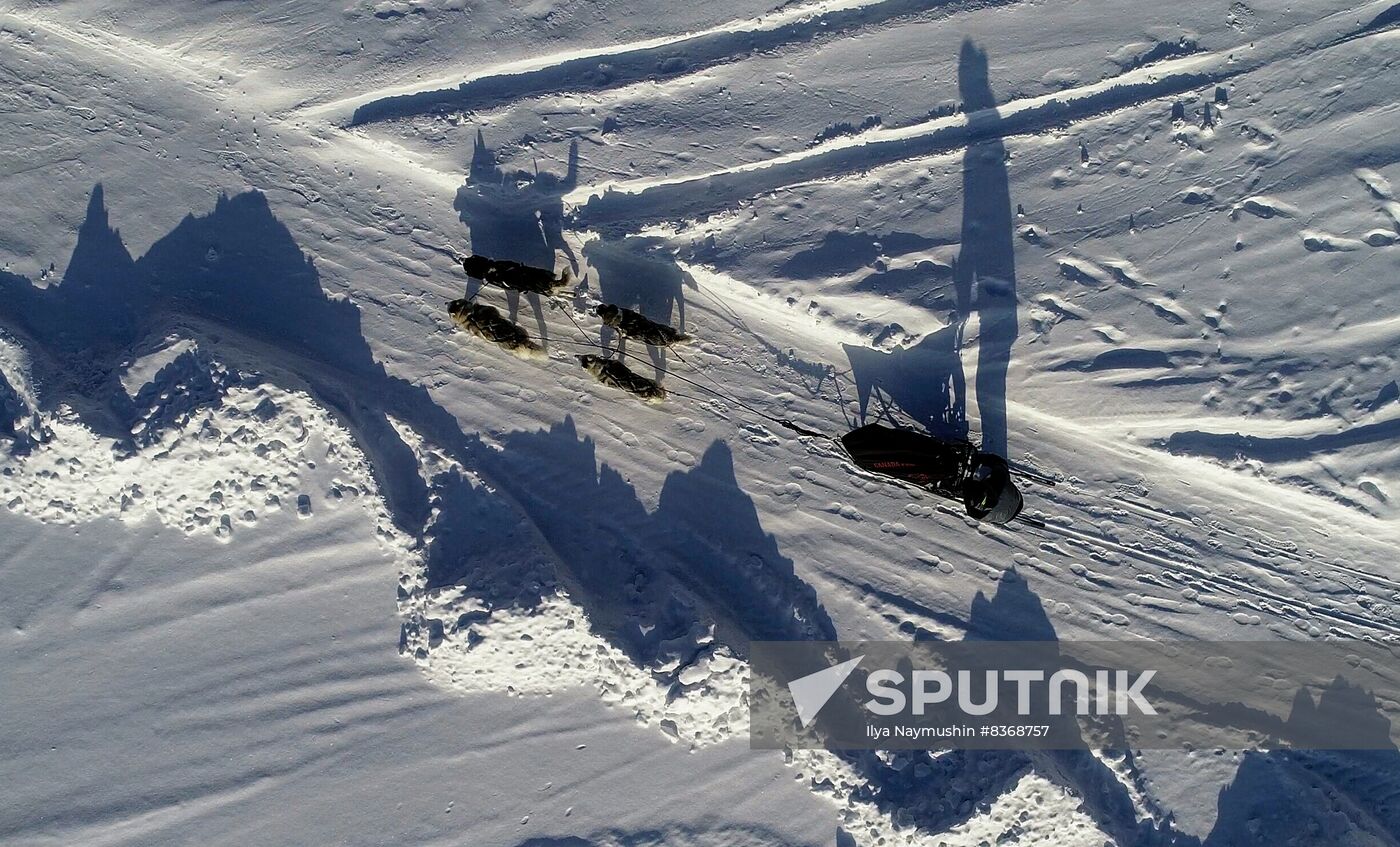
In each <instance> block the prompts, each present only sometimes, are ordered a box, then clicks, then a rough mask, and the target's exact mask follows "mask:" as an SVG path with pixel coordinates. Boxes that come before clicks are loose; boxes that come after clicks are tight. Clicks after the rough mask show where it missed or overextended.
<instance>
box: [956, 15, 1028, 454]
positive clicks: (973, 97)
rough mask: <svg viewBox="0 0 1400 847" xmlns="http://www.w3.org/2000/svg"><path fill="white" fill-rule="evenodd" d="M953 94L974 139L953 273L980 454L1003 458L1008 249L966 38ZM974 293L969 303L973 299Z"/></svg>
mask: <svg viewBox="0 0 1400 847" xmlns="http://www.w3.org/2000/svg"><path fill="white" fill-rule="evenodd" d="M958 90H959V92H960V93H961V94H962V99H963V110H964V111H966V112H967V114H968V130H969V134H970V135H971V136H972V138H973V139H974V141H973V142H972V143H971V144H969V145H968V147H967V150H966V151H964V153H963V216H962V250H961V251H960V252H959V254H958V261H957V265H956V267H955V268H954V271H953V278H954V283H955V285H956V287H957V290H958V299H959V303H960V307H961V308H960V311H961V312H962V314H963V315H965V316H966V315H969V314H971V312H972V311H974V310H975V311H976V312H977V316H978V323H979V329H978V340H977V409H978V413H979V415H980V417H981V422H982V449H983V450H986V451H988V452H991V453H997V454H999V455H1002V456H1005V455H1006V449H1007V444H1006V370H1007V367H1008V366H1009V365H1010V363H1011V345H1012V344H1013V343H1014V342H1015V341H1016V335H1017V331H1018V330H1017V318H1016V252H1015V246H1014V244H1013V242H1012V228H1011V227H1012V218H1011V187H1010V179H1009V177H1008V176H1007V172H1006V145H1005V144H1004V143H1003V142H1002V134H1003V127H1002V125H1001V123H1002V121H1001V116H1000V115H999V114H998V113H997V110H996V97H995V95H993V94H992V84H991V80H990V78H989V76H988V72H987V54H986V53H985V52H984V51H983V50H981V49H980V48H978V47H977V45H975V44H973V43H972V41H971V40H966V41H964V42H963V44H962V53H961V54H960V56H959V57H958ZM974 289H975V295H976V296H975V298H974V296H973V295H974Z"/></svg>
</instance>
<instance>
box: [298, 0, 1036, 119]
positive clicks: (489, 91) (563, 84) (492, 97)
mask: <svg viewBox="0 0 1400 847" xmlns="http://www.w3.org/2000/svg"><path fill="white" fill-rule="evenodd" d="M1017 1H1018V0H873V2H863V3H859V4H855V5H850V4H840V3H816V4H810V5H806V6H799V7H796V8H793V9H787V10H782V11H778V12H774V13H771V14H770V15H768V16H766V18H765V17H760V18H754V19H750V20H745V21H733V22H730V23H728V24H723V25H720V26H717V27H713V28H711V29H708V30H705V31H703V32H698V33H690V34H686V35H680V36H675V37H672V38H661V39H652V40H649V41H644V42H637V43H632V44H622V45H618V46H615V47H609V48H603V49H599V50H591V51H584V52H582V53H575V54H566V55H563V56H547V57H544V58H542V59H538V60H533V61H530V62H525V63H517V64H515V65H507V66H505V67H502V68H498V69H494V70H487V71H484V72H482V73H480V74H477V75H474V76H472V77H471V78H469V79H467V80H465V81H463V82H461V83H460V84H458V85H456V86H454V87H447V88H442V87H434V86H439V85H441V84H442V82H441V81H436V82H434V83H431V84H430V85H428V86H422V87H409V88H408V89H407V90H404V89H402V88H400V89H390V90H389V91H388V92H383V93H377V94H371V95H367V96H364V97H357V98H352V99H351V100H350V101H342V102H341V103H333V104H330V105H328V106H323V107H316V108H315V109H314V111H317V112H324V111H331V112H337V111H340V110H342V109H344V108H348V107H349V106H350V105H354V112H353V114H352V115H351V117H350V118H349V120H348V121H346V125H347V126H351V127H354V126H362V125H364V124H370V123H375V122H378V121H387V120H395V119H399V118H406V117H412V116H414V115H420V114H430V113H436V112H446V111H453V110H455V111H463V112H474V111H480V110H483V109H489V108H492V107H496V106H501V105H504V104H507V103H511V102H515V101H518V100H523V99H527V98H530V97H538V96H542V95H547V94H559V93H564V92H585V91H605V90H609V89H614V88H621V87H623V86H626V85H632V84H634V83H638V82H645V81H658V80H665V79H671V78H675V77H679V76H683V75H685V74H690V73H694V72H696V71H699V70H702V69H704V68H709V67H714V66H716V65H721V64H725V63H730V62H737V61H742V60H743V59H745V58H747V57H748V56H751V55H754V54H758V53H767V52H772V51H775V50H779V49H783V48H788V47H791V46H794V45H801V44H807V43H811V42H817V41H822V40H827V39H831V38H835V37H849V36H851V35H853V34H855V33H858V32H862V31H867V30H871V29H874V28H877V27H881V26H885V25H889V24H892V23H899V22H904V21H909V20H919V19H923V18H926V17H928V16H929V14H930V13H943V14H948V13H956V12H959V11H963V10H965V9H969V8H982V7H985V6H992V5H1003V4H1008V3H1014V2H1017ZM769 19H776V20H769ZM366 98H368V99H366Z"/></svg>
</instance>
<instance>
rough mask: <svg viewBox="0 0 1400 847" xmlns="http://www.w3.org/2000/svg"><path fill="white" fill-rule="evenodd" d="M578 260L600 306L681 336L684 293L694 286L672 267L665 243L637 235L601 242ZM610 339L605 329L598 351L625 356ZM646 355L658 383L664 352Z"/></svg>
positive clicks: (585, 250) (619, 341)
mask: <svg viewBox="0 0 1400 847" xmlns="http://www.w3.org/2000/svg"><path fill="white" fill-rule="evenodd" d="M583 257H584V260H585V261H586V262H587V264H588V267H589V269H590V270H591V272H592V274H593V275H595V276H596V277H597V281H598V296H599V297H600V298H601V299H602V301H603V302H604V303H611V304H612V305H614V306H622V307H623V308H627V309H631V310H633V311H636V312H641V313H642V314H643V315H645V316H647V317H648V318H650V319H652V320H654V321H657V322H659V323H664V324H669V325H671V326H674V327H676V329H678V330H680V331H681V332H685V289H686V288H687V287H688V288H691V289H695V288H697V283H696V281H695V278H694V277H693V276H691V275H690V273H689V272H688V271H686V270H685V269H684V268H682V267H681V266H680V265H679V264H677V262H676V258H675V254H674V253H673V252H672V251H671V250H670V249H669V248H668V247H667V246H666V242H665V240H664V239H661V238H655V237H651V236H639V235H629V236H626V237H624V238H621V239H613V238H608V237H604V238H600V239H595V240H593V241H590V242H588V243H587V244H585V245H584V246H583ZM615 335H616V333H614V332H613V330H612V329H611V328H609V327H607V326H604V327H603V329H602V331H601V339H602V343H603V346H604V347H607V346H608V345H609V344H615V345H616V346H617V348H618V350H620V351H624V352H625V350H626V346H625V339H621V338H615V337H614V336H615ZM647 350H648V353H649V354H650V355H651V360H652V363H653V364H654V365H655V366H656V375H657V379H660V378H661V376H662V375H663V374H664V373H665V370H666V351H665V350H663V349H658V348H655V347H648V348H647Z"/></svg>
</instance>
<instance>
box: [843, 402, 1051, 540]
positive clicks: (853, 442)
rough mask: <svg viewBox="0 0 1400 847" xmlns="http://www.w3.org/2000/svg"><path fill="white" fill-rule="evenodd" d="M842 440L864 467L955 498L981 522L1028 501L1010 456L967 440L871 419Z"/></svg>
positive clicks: (1007, 516) (1005, 517)
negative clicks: (1018, 486)
mask: <svg viewBox="0 0 1400 847" xmlns="http://www.w3.org/2000/svg"><path fill="white" fill-rule="evenodd" d="M841 444H842V446H843V447H845V448H846V452H847V453H848V454H849V455H850V457H851V461H853V462H855V463H856V465H858V466H859V467H861V468H862V469H864V470H867V471H869V472H871V473H876V474H880V475H882V476H888V477H893V478H895V479H898V480H903V481H904V482H908V483H910V484H913V485H917V486H919V487H920V488H923V489H926V490H928V491H931V492H933V493H934V494H938V495H939V496H942V497H946V498H948V499H950V500H957V501H958V502H960V503H962V504H963V508H964V509H965V510H966V511H967V513H968V515H970V516H972V517H973V518H975V519H976V520H979V521H986V522H988V523H994V524H1006V523H1010V522H1011V521H1013V520H1015V519H1016V517H1017V516H1018V515H1020V514H1021V509H1022V507H1023V506H1024V505H1025V501H1024V500H1023V499H1022V498H1021V492H1020V491H1018V490H1017V489H1016V484H1015V482H1013V481H1012V479H1011V468H1010V466H1009V465H1007V463H1006V460H1005V459H1003V458H1002V457H1000V456H998V455H996V454H994V453H984V452H982V451H981V450H978V449H977V447H976V446H975V445H973V444H972V443H970V442H967V441H961V440H951V439H943V438H935V437H933V436H931V435H924V434H922V433H918V432H913V431H911V430H907V429H891V428H890V427H886V426H881V425H880V424H868V425H866V426H863V427H861V428H860V429H856V430H852V431H851V432H848V433H846V435H844V436H842V438H841Z"/></svg>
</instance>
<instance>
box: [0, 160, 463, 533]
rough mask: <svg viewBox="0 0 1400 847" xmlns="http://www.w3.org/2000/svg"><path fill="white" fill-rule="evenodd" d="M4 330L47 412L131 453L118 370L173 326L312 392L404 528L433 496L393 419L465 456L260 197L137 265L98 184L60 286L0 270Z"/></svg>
mask: <svg viewBox="0 0 1400 847" xmlns="http://www.w3.org/2000/svg"><path fill="white" fill-rule="evenodd" d="M0 324H2V325H3V326H5V327H6V328H8V329H9V330H10V331H12V332H13V333H14V334H15V335H16V336H18V337H19V339H20V340H21V341H22V342H23V343H24V344H25V346H26V348H27V349H28V350H29V351H30V354H31V357H32V359H33V365H34V370H35V377H36V382H37V383H38V384H39V386H40V394H41V403H42V405H43V406H44V408H47V409H52V408H54V407H56V406H58V405H60V404H67V405H69V406H70V407H71V408H73V409H74V410H75V411H76V413H77V414H78V415H79V418H80V419H81V420H82V421H83V422H84V423H85V424H86V425H88V426H89V427H91V428H92V429H93V430H94V431H96V432H98V433H99V434H102V435H105V436H107V437H110V438H113V439H116V440H117V442H118V443H119V445H123V446H126V447H128V448H130V447H131V446H133V444H134V442H133V438H132V426H133V424H135V423H136V422H137V420H138V417H139V413H140V410H139V409H138V408H137V407H136V404H134V403H133V402H132V400H131V398H130V397H128V395H127V393H126V391H125V389H124V388H123V387H122V384H121V374H122V371H123V370H124V368H125V367H126V365H127V363H129V362H130V361H132V360H133V359H135V358H136V357H138V356H140V355H142V354H144V353H148V352H152V351H154V350H156V349H159V347H160V346H161V345H162V344H163V341H162V339H164V338H165V337H166V336H168V335H170V334H172V333H173V334H177V335H180V336H183V337H189V338H193V339H195V340H196V341H197V342H198V343H200V345H201V346H205V347H208V348H209V349H211V350H213V351H214V353H215V355H216V356H217V357H218V358H220V359H221V360H223V361H224V362H226V363H227V364H228V365H230V366H231V367H233V368H236V369H239V370H243V371H247V372H256V373H261V374H265V375H266V376H267V377H269V378H270V379H271V380H272V381H273V382H275V383H277V384H279V385H282V386H284V387H286V388H291V389H305V390H307V391H309V392H310V393H312V394H313V395H315V396H316V397H317V398H318V399H319V400H320V401H321V402H323V403H325V404H326V405H327V406H328V407H329V408H331V409H332V411H334V412H335V413H336V414H337V416H338V417H339V418H340V419H341V420H342V421H343V422H344V423H345V424H346V425H347V426H348V427H349V428H350V429H351V430H352V431H353V432H354V433H355V435H356V437H357V441H358V443H359V444H361V445H362V447H363V449H364V450H365V452H366V453H367V454H368V455H369V457H370V460H371V463H372V465H373V469H374V473H375V476H376V478H377V481H378V483H379V486H380V488H381V490H382V492H383V494H384V496H385V499H386V501H387V502H388V506H389V511H390V513H391V515H392V516H393V518H394V520H395V522H396V524H397V525H398V526H399V527H400V528H401V529H403V530H404V531H406V532H409V533H412V534H416V533H418V532H420V531H421V530H422V528H423V525H424V522H425V521H426V519H427V517H428V514H429V507H428V490H427V486H426V485H425V484H424V482H423V481H422V479H421V478H420V477H419V475H418V463H417V460H416V458H415V456H414V454H413V451H412V450H411V449H410V448H409V447H408V446H407V445H406V444H405V443H404V442H403V440H402V439H401V438H400V437H399V435H398V432H397V431H396V430H395V429H394V427H393V426H392V425H391V424H390V421H389V417H388V415H389V414H393V415H394V416H396V417H399V418H400V419H402V420H405V421H407V422H409V423H410V424H411V425H412V426H413V427H414V428H415V429H417V430H419V431H420V432H422V433H423V434H424V435H426V436H427V437H429V438H431V439H433V440H435V441H436V442H437V443H439V444H441V445H442V446H444V447H446V448H448V449H450V450H453V452H454V455H457V456H459V457H462V458H465V457H466V455H467V453H468V447H469V445H468V443H467V440H466V439H465V437H464V436H463V435H462V433H461V431H460V428H459V427H458V425H457V423H456V421H455V419H454V418H453V417H452V416H451V415H450V414H448V413H447V412H446V411H444V410H442V409H441V408H440V407H438V406H437V405H436V404H435V403H434V402H433V400H432V399H431V397H430V396H429V395H428V392H427V391H426V390H425V389H424V388H422V387H420V386H416V385H413V384H411V383H408V382H406V381H404V380H402V379H399V378H397V377H394V376H391V375H389V374H388V373H387V372H386V371H385V369H384V367H383V365H381V364H380V363H378V362H377V361H375V359H374V356H373V353H372V352H371V350H370V348H369V345H368V344H367V343H366V342H365V340H364V337H363V335H362V334H361V330H360V313H359V309H358V308H357V307H356V306H355V305H354V304H353V303H351V302H350V301H348V300H345V299H338V298H331V297H328V296H327V295H326V293H325V292H324V291H323V290H322V288H321V285H320V279H319V274H318V273H317V272H316V268H315V265H314V263H313V262H312V261H311V260H310V259H309V258H307V257H306V256H305V255H304V254H303V253H302V252H301V250H300V248H299V247H298V246H297V244H296V241H295V240H294V239H293V238H292V236H291V233H290V232H288V230H287V229H286V227H284V226H283V225H282V224H281V223H280V222H279V221H278V220H277V219H276V218H275V217H274V216H273V215H272V212H271V210H270V209H269V208H268V205H267V201H266V199H265V198H264V197H263V195H262V194H260V193H258V192H256V191H250V192H247V193H244V194H240V195H238V196H236V197H232V198H230V197H225V196H220V198H219V199H218V202H217V204H216V206H215V208H214V210H213V211H212V212H211V213H209V214H208V215H204V216H195V215H189V216H187V217H185V219H184V220H182V221H181V222H180V223H179V224H178V225H177V226H176V227H175V229H174V230H172V231H171V232H170V233H169V234H168V235H166V236H164V237H163V238H161V239H160V240H159V241H157V242H156V243H155V244H153V245H152V246H151V248H150V249H149V250H148V251H147V252H146V254H145V255H144V256H142V257H141V258H140V259H136V260H133V259H132V258H131V256H130V254H129V253H128V252H127V250H126V247H125V246H124V245H123V243H122V240H121V236H120V233H118V232H117V230H115V229H113V228H112V227H111V226H110V225H109V223H108V219H107V209H106V206H105V203H104V197H103V192H102V187H101V186H100V185H98V186H96V187H94V189H93V192H92V196H91V198H90V201H89V205H88V213H87V218H86V220H85V221H84V223H83V224H82V226H81V228H80V229H79V233H78V242H77V245H76V246H75V248H74V250H73V255H72V258H71V260H70V262H69V265H68V268H67V270H66V272H65V274H64V277H63V280H62V281H61V282H60V283H58V284H56V285H49V286H47V287H44V288H40V287H37V286H35V285H34V284H33V283H31V282H30V281H29V280H28V279H26V278H24V277H20V276H16V275H13V274H0ZM218 397H219V395H218V394H217V393H214V394H213V395H212V396H208V397H205V398H202V399H200V400H198V401H197V402H203V403H216V402H218V401H219V400H218ZM362 398H368V399H362Z"/></svg>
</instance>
